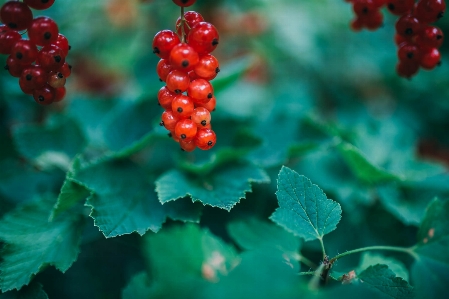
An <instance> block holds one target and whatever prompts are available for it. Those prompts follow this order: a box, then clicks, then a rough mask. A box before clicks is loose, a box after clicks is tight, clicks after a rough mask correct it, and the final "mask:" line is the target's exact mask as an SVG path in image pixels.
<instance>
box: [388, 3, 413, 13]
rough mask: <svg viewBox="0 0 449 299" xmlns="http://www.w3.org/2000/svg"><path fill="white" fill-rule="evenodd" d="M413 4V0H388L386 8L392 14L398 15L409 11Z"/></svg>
mask: <svg viewBox="0 0 449 299" xmlns="http://www.w3.org/2000/svg"><path fill="white" fill-rule="evenodd" d="M414 4H415V1H414V0H389V1H387V8H388V10H389V11H390V12H391V13H392V14H395V15H398V16H400V15H403V14H405V13H407V12H409V11H410V10H411V9H412V8H413V5H414Z"/></svg>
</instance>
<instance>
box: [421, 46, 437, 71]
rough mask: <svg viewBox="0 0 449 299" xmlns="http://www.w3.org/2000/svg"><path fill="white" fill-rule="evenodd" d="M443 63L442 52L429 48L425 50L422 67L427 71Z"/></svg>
mask: <svg viewBox="0 0 449 299" xmlns="http://www.w3.org/2000/svg"><path fill="white" fill-rule="evenodd" d="M440 61H441V54H440V51H438V49H437V48H429V49H425V50H423V53H422V56H421V61H420V64H421V67H422V68H423V69H426V70H431V69H433V68H435V67H436V66H437V65H438V63H440Z"/></svg>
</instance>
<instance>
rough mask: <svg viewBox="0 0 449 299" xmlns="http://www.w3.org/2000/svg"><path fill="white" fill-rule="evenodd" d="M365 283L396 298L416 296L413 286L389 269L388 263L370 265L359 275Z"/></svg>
mask: <svg viewBox="0 0 449 299" xmlns="http://www.w3.org/2000/svg"><path fill="white" fill-rule="evenodd" d="M357 277H358V278H359V279H360V280H361V281H362V282H363V284H364V285H368V286H369V287H371V288H375V289H377V290H378V291H379V292H381V293H383V294H385V297H388V298H396V299H410V298H413V297H414V292H413V288H412V287H411V286H410V285H409V284H408V282H407V281H405V280H404V279H402V278H401V277H396V274H395V273H394V272H393V271H391V270H390V269H388V266H387V265H381V264H377V265H374V266H369V267H368V268H367V269H366V270H365V271H363V272H362V273H360V274H359V275H357Z"/></svg>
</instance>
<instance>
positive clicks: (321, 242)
mask: <svg viewBox="0 0 449 299" xmlns="http://www.w3.org/2000/svg"><path fill="white" fill-rule="evenodd" d="M318 240H320V244H321V250H322V251H323V260H324V259H325V258H326V249H324V243H323V238H322V237H321V238H319V239H318Z"/></svg>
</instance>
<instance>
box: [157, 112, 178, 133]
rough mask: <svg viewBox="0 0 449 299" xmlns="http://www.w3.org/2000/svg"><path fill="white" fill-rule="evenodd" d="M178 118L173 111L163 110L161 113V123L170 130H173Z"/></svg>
mask: <svg viewBox="0 0 449 299" xmlns="http://www.w3.org/2000/svg"><path fill="white" fill-rule="evenodd" d="M178 120H179V119H178V118H177V117H176V115H175V114H174V113H173V111H171V110H170V111H164V112H163V113H162V122H161V124H162V125H163V126H164V127H165V128H166V129H167V130H169V131H170V132H173V131H174V130H175V127H176V124H177V123H178Z"/></svg>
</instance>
